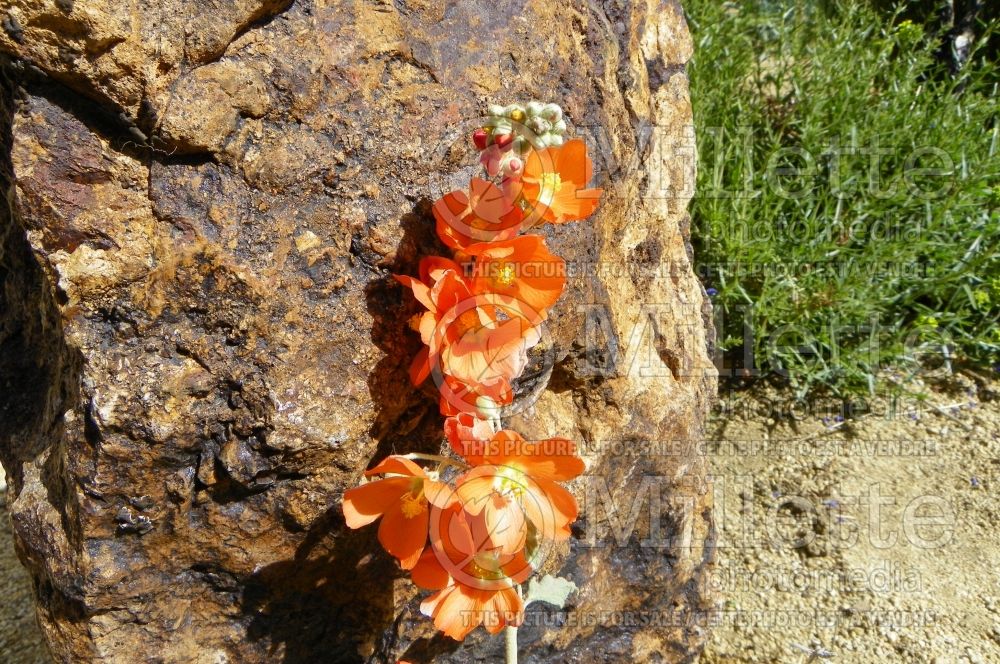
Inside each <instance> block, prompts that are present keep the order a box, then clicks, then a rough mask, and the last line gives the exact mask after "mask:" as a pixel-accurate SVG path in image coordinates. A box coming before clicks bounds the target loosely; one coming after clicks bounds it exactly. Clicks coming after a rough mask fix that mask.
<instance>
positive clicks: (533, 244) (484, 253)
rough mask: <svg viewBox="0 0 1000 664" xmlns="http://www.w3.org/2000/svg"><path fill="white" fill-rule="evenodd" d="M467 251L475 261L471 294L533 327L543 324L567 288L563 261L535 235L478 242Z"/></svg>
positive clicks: (543, 240) (564, 262) (542, 239)
mask: <svg viewBox="0 0 1000 664" xmlns="http://www.w3.org/2000/svg"><path fill="white" fill-rule="evenodd" d="M466 251H467V252H468V253H469V254H471V255H473V256H475V257H476V262H475V265H474V266H473V275H472V289H473V291H474V292H475V293H477V294H479V295H483V296H484V297H486V298H487V299H488V301H491V302H494V303H496V305H497V306H499V307H501V308H502V309H503V310H504V311H506V312H507V313H508V314H510V315H512V316H519V317H520V318H523V319H524V320H526V321H528V322H530V323H531V324H533V325H538V324H539V323H541V322H542V321H543V320H545V318H546V317H547V316H548V309H549V307H551V306H552V305H553V304H555V302H556V300H558V299H559V296H560V295H562V292H563V288H564V287H565V286H566V261H564V260H563V259H562V258H559V257H558V256H556V255H554V254H552V253H551V252H550V251H549V249H548V247H547V246H546V245H545V239H544V238H542V237H540V236H538V235H522V236H521V237H517V238H514V239H512V240H504V241H501V242H480V243H478V244H473V245H470V246H469V247H467V249H466Z"/></svg>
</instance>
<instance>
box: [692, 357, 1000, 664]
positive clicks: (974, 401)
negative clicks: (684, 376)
mask: <svg viewBox="0 0 1000 664" xmlns="http://www.w3.org/2000/svg"><path fill="white" fill-rule="evenodd" d="M910 387H911V388H915V389H921V386H920V385H911V386H910ZM921 391H924V392H925V393H926V394H927V397H928V398H927V399H926V400H922V399H914V398H900V399H899V400H898V401H896V402H895V403H893V402H892V401H891V400H888V399H873V400H871V401H870V403H869V407H870V408H871V411H872V412H871V414H870V415H868V416H864V417H860V418H858V419H855V420H852V421H843V422H842V421H839V418H838V417H837V415H838V414H839V413H837V412H836V409H834V408H831V409H830V410H827V409H826V406H830V405H832V404H811V405H807V404H798V405H797V406H796V408H795V409H792V408H791V407H790V405H789V404H788V403H787V401H786V400H782V399H780V398H776V399H775V401H774V403H778V404H779V406H777V410H778V411H779V412H783V414H785V415H788V414H789V411H791V410H794V411H795V414H796V415H797V416H798V417H799V418H800V421H799V422H797V423H796V424H797V425H796V426H792V423H794V422H789V421H788V420H785V419H782V418H777V419H776V418H774V417H769V415H773V414H774V413H773V412H772V413H768V412H767V411H768V410H769V409H768V407H767V403H766V402H767V396H768V395H767V394H766V393H760V392H758V393H756V394H745V393H744V394H739V395H737V396H735V397H734V398H729V399H723V403H722V407H721V410H722V411H723V412H722V413H721V415H720V416H718V417H716V419H715V422H714V423H713V426H710V427H709V437H710V438H714V440H713V441H711V442H710V443H709V444H708V445H707V446H706V453H707V454H709V455H710V457H711V464H712V468H713V474H714V475H715V476H716V478H717V479H716V482H715V490H716V505H717V515H718V516H717V518H718V520H719V523H720V525H721V528H722V532H721V536H720V542H719V544H720V546H719V550H718V568H717V573H716V578H715V583H716V586H717V587H718V590H719V591H720V593H721V594H722V597H723V600H722V605H721V610H720V612H719V614H718V616H716V617H715V620H714V622H715V623H716V625H715V627H714V629H713V635H712V640H711V642H710V645H709V647H708V649H707V651H706V652H705V654H704V656H703V657H702V660H701V661H702V664H716V663H721V662H727V663H730V662H737V663H738V662H792V663H800V662H802V663H804V662H816V663H818V662H825V661H829V662H840V663H845V664H847V663H852V664H853V663H857V664H862V663H864V664H870V663H871V662H934V663H937V664H943V663H945V662H947V663H952V662H954V663H958V662H1000V529H998V528H997V523H998V521H1000V494H998V490H1000V442H998V435H1000V401H998V398H1000V395H998V391H1000V384H997V383H995V382H993V381H992V380H991V379H990V378H989V377H983V376H976V377H975V378H970V377H968V376H964V375H959V376H955V377H950V378H948V379H947V380H946V381H940V382H938V383H936V385H935V388H934V389H930V388H926V389H923V390H921ZM772 398H773V397H772ZM726 411H728V413H727V412H726ZM824 418H826V421H825V422H824ZM713 427H714V431H713Z"/></svg>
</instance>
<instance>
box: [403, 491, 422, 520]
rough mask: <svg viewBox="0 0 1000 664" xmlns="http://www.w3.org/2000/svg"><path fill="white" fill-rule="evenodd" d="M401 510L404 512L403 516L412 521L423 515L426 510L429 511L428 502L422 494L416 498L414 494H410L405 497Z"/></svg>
mask: <svg viewBox="0 0 1000 664" xmlns="http://www.w3.org/2000/svg"><path fill="white" fill-rule="evenodd" d="M399 509H400V510H401V511H402V512H403V516H405V517H406V518H407V519H412V518H413V517H416V516H420V515H421V514H423V512H424V510H425V509H427V501H426V499H424V496H423V494H422V493H420V494H417V495H416V496H414V495H413V494H412V493H408V494H406V495H405V496H403V501H402V504H401V505H400V507H399Z"/></svg>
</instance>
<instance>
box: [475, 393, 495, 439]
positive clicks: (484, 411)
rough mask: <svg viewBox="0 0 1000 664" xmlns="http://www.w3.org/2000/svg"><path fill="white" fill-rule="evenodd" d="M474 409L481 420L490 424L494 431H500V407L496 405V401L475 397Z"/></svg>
mask: <svg viewBox="0 0 1000 664" xmlns="http://www.w3.org/2000/svg"><path fill="white" fill-rule="evenodd" d="M476 408H477V409H478V410H479V413H480V414H481V415H482V416H483V419H485V420H486V421H488V422H489V423H490V426H491V427H492V428H493V430H494V431H499V430H500V406H498V405H497V402H496V401H494V400H493V399H491V398H489V397H484V396H481V397H477V398H476Z"/></svg>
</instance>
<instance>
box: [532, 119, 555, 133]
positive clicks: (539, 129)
mask: <svg viewBox="0 0 1000 664" xmlns="http://www.w3.org/2000/svg"><path fill="white" fill-rule="evenodd" d="M528 129H530V130H531V131H533V132H535V133H536V134H539V135H541V134H544V133H546V132H548V131H549V129H551V125H549V123H548V122H547V121H546V120H544V119H543V118H540V117H534V118H531V119H530V120H528Z"/></svg>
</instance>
